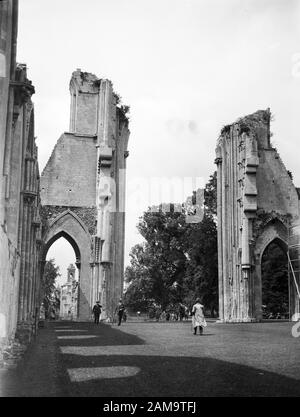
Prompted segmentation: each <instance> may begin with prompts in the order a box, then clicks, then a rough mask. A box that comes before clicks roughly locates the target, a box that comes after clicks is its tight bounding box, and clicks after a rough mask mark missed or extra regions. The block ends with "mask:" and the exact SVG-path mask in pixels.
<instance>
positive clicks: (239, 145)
mask: <svg viewBox="0 0 300 417" xmlns="http://www.w3.org/2000/svg"><path fill="white" fill-rule="evenodd" d="M216 156H217V158H216V163H217V166H218V177H217V179H218V184H217V186H218V257H219V264H218V266H219V310H220V318H221V320H223V321H254V320H259V319H261V318H262V310H261V298H262V290H261V257H262V255H263V252H264V250H265V248H266V247H267V245H268V244H269V243H270V242H271V241H272V240H274V239H279V241H280V242H282V245H283V246H284V247H285V248H287V231H288V227H289V224H290V222H291V220H292V219H295V218H297V217H298V215H299V198H298V193H297V190H296V188H295V186H294V185H293V182H292V180H291V177H290V175H289V173H288V172H287V170H286V168H285V166H284V164H283V163H282V161H281V159H280V157H279V155H278V152H277V151H276V150H275V149H274V148H273V147H272V145H271V142H270V112H269V110H266V111H258V112H256V113H254V114H252V115H249V116H246V117H244V118H242V119H239V120H238V121H237V122H236V123H234V124H232V125H228V126H225V127H224V128H223V129H222V132H221V136H220V138H219V140H218V145H217V149H216Z"/></svg>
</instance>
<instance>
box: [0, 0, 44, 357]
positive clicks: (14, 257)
mask: <svg viewBox="0 0 300 417" xmlns="http://www.w3.org/2000/svg"><path fill="white" fill-rule="evenodd" d="M17 23H18V1H14V0H12V1H2V2H0V34H1V35H0V36H1V38H0V96H1V100H0V169H1V175H0V223H1V227H0V360H1V359H2V352H3V349H5V352H6V353H5V355H4V359H5V360H8V357H9V353H8V350H9V349H10V347H12V346H14V344H15V336H16V331H17V330H19V328H20V324H21V323H22V324H23V319H21V320H20V303H22V305H26V308H25V309H24V312H26V320H27V319H28V322H30V328H29V334H28V337H27V340H28V339H29V338H30V335H32V334H33V332H34V331H35V318H36V314H35V313H36V305H37V288H38V287H39V282H38V278H37V277H39V274H38V272H37V270H38V257H39V255H38V250H39V249H38V248H39V236H38V235H39V231H38V229H39V221H38V216H39V195H38V188H39V184H38V181H39V174H38V166H37V149H36V146H35V139H34V117H33V105H32V102H31V95H32V94H33V92H34V88H33V86H32V84H31V82H30V81H29V80H28V79H27V70H26V66H25V65H16V43H17ZM28 199H29V200H30V203H29V205H30V209H29V211H26V209H25V206H26V204H27V203H26V202H27V200H28ZM25 212H26V213H25ZM25 230H26V233H25ZM21 290H22V291H21ZM17 335H18V334H17ZM20 335H21V334H20Z"/></svg>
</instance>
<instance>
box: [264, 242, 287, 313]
mask: <svg viewBox="0 0 300 417" xmlns="http://www.w3.org/2000/svg"><path fill="white" fill-rule="evenodd" d="M284 249H285V248H284V244H283V242H281V241H279V239H275V240H273V241H272V242H271V243H270V244H269V245H268V246H267V247H266V249H265V250H264V253H263V256H262V261H261V272H262V311H263V318H265V319H288V318H289V280H288V260H287V254H286V251H285V250H284Z"/></svg>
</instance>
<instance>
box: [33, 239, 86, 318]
mask: <svg viewBox="0 0 300 417" xmlns="http://www.w3.org/2000/svg"><path fill="white" fill-rule="evenodd" d="M76 265H77V266H78V255H77V254H76V248H74V247H72V245H71V243H70V242H69V241H68V240H67V238H65V237H64V236H61V237H59V238H58V239H56V240H54V241H53V242H50V246H49V248H48V250H47V253H46V258H45V265H44V272H43V277H42V300H41V301H42V310H43V311H44V314H45V318H46V319H48V320H76V319H77V315H78V283H79V270H78V269H77V267H76Z"/></svg>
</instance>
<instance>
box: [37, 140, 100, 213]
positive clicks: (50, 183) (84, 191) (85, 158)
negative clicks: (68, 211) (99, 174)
mask: <svg viewBox="0 0 300 417" xmlns="http://www.w3.org/2000/svg"><path fill="white" fill-rule="evenodd" d="M95 148H96V139H95V137H89V136H81V135H75V134H71V133H64V134H63V135H62V136H61V137H60V138H59V140H58V141H57V144H56V145H55V148H54V150H53V152H52V155H51V157H50V158H49V161H48V163H47V165H46V167H45V168H44V170H43V172H42V174H41V198H42V202H43V206H47V205H51V206H73V207H95V205H96V170H97V158H96V156H97V155H96V152H95ZM54 184H55V186H54Z"/></svg>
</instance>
